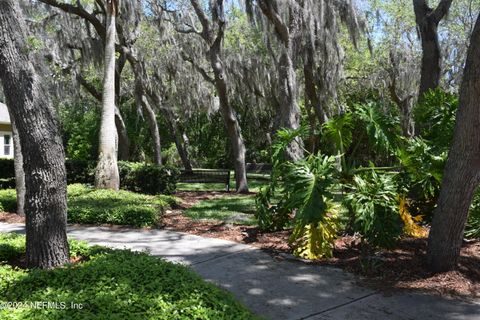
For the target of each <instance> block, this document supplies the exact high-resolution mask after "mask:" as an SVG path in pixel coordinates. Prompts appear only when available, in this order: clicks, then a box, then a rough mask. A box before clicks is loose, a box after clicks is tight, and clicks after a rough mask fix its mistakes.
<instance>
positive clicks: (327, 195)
mask: <svg viewBox="0 0 480 320" xmlns="http://www.w3.org/2000/svg"><path fill="white" fill-rule="evenodd" d="M301 132H302V130H301V129H300V130H296V131H291V130H281V131H280V132H279V134H278V136H277V141H276V142H275V143H274V145H273V146H272V151H273V152H272V163H273V164H274V167H273V172H272V182H271V184H270V185H269V186H268V187H266V188H263V189H262V190H261V191H260V193H259V194H258V195H257V197H256V204H257V213H256V215H255V216H256V218H257V220H258V222H259V226H260V228H262V229H267V230H272V229H273V230H279V229H282V228H284V227H285V226H286V225H287V224H288V223H290V222H291V224H292V225H293V226H294V229H293V232H292V235H291V236H290V239H289V242H290V245H291V246H292V248H293V253H294V254H295V255H297V256H299V257H302V258H306V259H319V258H322V257H331V256H332V248H333V242H334V241H335V238H336V236H337V230H338V227H339V221H338V216H337V210H336V205H335V203H334V201H333V195H332V193H331V190H332V189H333V188H334V186H335V185H337V184H338V180H337V175H338V172H337V169H336V161H335V158H334V157H327V156H323V155H321V154H320V153H319V154H316V155H314V154H310V155H309V156H308V157H307V158H306V159H304V160H300V161H297V162H290V161H285V159H284V156H283V152H284V150H285V147H286V146H287V145H288V144H289V143H290V142H291V141H293V139H295V138H296V137H297V135H298V134H300V133H301ZM275 192H278V193H279V194H280V195H279V197H280V200H279V201H278V202H277V203H276V204H273V203H272V199H273V198H274V197H275ZM292 217H293V219H292ZM290 220H292V221H290Z"/></svg>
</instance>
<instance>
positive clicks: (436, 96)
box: [413, 89, 458, 152]
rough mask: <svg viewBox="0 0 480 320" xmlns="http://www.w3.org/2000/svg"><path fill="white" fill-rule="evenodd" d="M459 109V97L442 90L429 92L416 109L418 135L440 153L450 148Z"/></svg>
mask: <svg viewBox="0 0 480 320" xmlns="http://www.w3.org/2000/svg"><path fill="white" fill-rule="evenodd" d="M457 109H458V96H457V95H455V94H451V93H448V92H445V91H443V90H441V89H436V90H430V91H428V92H427V93H426V94H425V96H424V98H423V101H422V102H421V103H420V104H418V105H417V106H415V108H414V112H413V113H414V118H415V123H416V124H417V131H418V133H419V134H420V136H421V137H422V138H424V139H426V140H429V141H431V143H432V146H433V147H434V148H436V149H439V150H440V152H443V151H448V149H449V147H450V143H451V141H452V138H453V131H454V128H455V117H456V113H457Z"/></svg>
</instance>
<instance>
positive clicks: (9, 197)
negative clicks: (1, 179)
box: [0, 189, 17, 212]
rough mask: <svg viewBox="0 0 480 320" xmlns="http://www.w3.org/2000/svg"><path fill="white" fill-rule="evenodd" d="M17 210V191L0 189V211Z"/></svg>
mask: <svg viewBox="0 0 480 320" xmlns="http://www.w3.org/2000/svg"><path fill="white" fill-rule="evenodd" d="M16 210H17V193H16V191H15V189H5V190H0V211H6V212H15V211H16Z"/></svg>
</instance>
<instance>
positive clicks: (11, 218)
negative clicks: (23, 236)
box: [0, 211, 25, 223]
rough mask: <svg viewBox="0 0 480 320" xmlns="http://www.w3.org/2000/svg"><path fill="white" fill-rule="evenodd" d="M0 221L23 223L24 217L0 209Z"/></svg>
mask: <svg viewBox="0 0 480 320" xmlns="http://www.w3.org/2000/svg"><path fill="white" fill-rule="evenodd" d="M0 222H6V223H25V217H24V216H19V215H18V214H16V213H12V212H1V211H0Z"/></svg>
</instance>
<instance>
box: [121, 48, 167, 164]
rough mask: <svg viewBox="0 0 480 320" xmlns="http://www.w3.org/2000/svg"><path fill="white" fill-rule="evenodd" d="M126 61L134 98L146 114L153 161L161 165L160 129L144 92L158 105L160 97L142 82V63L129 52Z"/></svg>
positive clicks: (143, 71)
mask: <svg viewBox="0 0 480 320" xmlns="http://www.w3.org/2000/svg"><path fill="white" fill-rule="evenodd" d="M127 59H128V61H129V62H130V65H131V67H132V70H133V76H134V78H135V100H136V102H137V104H138V105H139V106H141V107H142V109H143V112H144V114H145V115H146V116H147V121H148V127H149V129H150V135H151V137H152V142H153V162H154V163H155V164H156V165H159V166H160V165H162V143H161V138H160V130H159V129H158V122H157V115H156V114H155V111H154V110H153V109H152V107H151V106H150V103H149V102H148V100H147V97H146V94H147V93H151V94H150V98H151V99H152V100H153V101H154V102H155V104H157V105H159V104H160V103H161V99H160V98H159V97H157V96H154V97H152V95H154V93H153V92H147V90H146V85H145V84H144V82H143V81H144V77H146V72H145V70H144V68H143V65H141V63H140V62H139V61H138V60H137V58H136V57H134V56H133V55H132V54H130V55H129V56H128V57H127Z"/></svg>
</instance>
